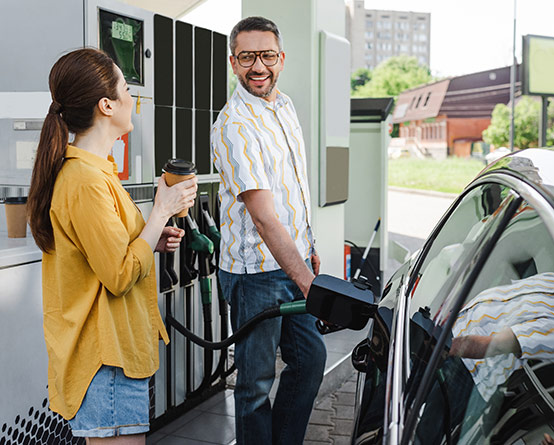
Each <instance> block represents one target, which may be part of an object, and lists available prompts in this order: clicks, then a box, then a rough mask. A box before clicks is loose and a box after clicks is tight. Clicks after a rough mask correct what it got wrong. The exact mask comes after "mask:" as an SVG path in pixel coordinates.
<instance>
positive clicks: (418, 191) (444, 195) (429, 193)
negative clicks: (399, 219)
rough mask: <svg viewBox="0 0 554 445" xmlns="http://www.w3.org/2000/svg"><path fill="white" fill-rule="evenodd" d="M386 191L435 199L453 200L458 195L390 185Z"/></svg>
mask: <svg viewBox="0 0 554 445" xmlns="http://www.w3.org/2000/svg"><path fill="white" fill-rule="evenodd" d="M388 189H389V191H390V192H400V193H412V194H414V195H425V196H434V197H436V198H446V199H454V198H457V197H458V194H456V193H445V192H437V191H434V190H421V189H409V188H404V187H396V186H392V185H389V187H388Z"/></svg>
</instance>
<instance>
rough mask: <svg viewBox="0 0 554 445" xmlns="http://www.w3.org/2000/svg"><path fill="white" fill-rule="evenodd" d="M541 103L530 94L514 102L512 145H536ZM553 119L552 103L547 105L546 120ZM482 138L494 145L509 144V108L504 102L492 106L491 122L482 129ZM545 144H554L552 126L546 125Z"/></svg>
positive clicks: (550, 120)
mask: <svg viewBox="0 0 554 445" xmlns="http://www.w3.org/2000/svg"><path fill="white" fill-rule="evenodd" d="M540 114H541V103H540V102H539V101H538V100H535V99H533V98H532V97H530V96H522V97H521V99H520V100H519V101H518V103H516V106H515V115H514V130H515V131H514V146H515V147H518V148H528V147H536V146H537V145H538V140H539V119H540ZM553 120H554V103H550V104H549V106H548V122H549V123H552V121H553ZM483 140H484V141H485V142H487V143H489V144H493V145H494V146H496V147H500V146H508V145H509V144H510V108H509V107H508V106H507V105H504V104H498V105H496V106H495V107H494V110H493V112H492V117H491V124H490V125H489V127H488V128H487V129H486V130H485V131H483ZM546 144H547V145H553V144H554V128H552V125H551V124H550V125H548V128H547V131H546Z"/></svg>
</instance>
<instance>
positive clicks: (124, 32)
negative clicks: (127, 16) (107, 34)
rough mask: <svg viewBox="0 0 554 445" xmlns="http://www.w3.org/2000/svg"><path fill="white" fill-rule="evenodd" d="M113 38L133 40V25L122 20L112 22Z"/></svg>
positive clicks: (126, 40)
mask: <svg viewBox="0 0 554 445" xmlns="http://www.w3.org/2000/svg"><path fill="white" fill-rule="evenodd" d="M112 38H113V39H118V40H124V41H125V42H132V41H133V27H132V26H131V25H127V24H126V23H122V22H112Z"/></svg>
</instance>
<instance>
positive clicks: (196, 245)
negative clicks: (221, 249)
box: [187, 215, 214, 254]
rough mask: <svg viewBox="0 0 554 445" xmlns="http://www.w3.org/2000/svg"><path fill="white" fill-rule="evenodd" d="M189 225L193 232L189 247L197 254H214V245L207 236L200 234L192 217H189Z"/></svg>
mask: <svg viewBox="0 0 554 445" xmlns="http://www.w3.org/2000/svg"><path fill="white" fill-rule="evenodd" d="M187 223H188V225H189V227H190V230H191V241H190V243H188V247H189V248H190V249H192V250H194V251H196V252H204V253H209V254H212V253H213V252H214V243H213V242H212V241H211V240H210V239H209V238H208V237H207V236H206V235H202V234H201V233H200V230H198V225H197V224H196V223H195V222H194V220H193V219H192V218H191V217H190V215H187Z"/></svg>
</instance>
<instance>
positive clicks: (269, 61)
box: [234, 50, 281, 68]
mask: <svg viewBox="0 0 554 445" xmlns="http://www.w3.org/2000/svg"><path fill="white" fill-rule="evenodd" d="M280 55H281V54H280V53H278V52H276V51H273V50H266V51H241V52H240V53H238V54H237V55H236V56H234V57H235V59H236V60H237V62H238V63H239V65H240V66H242V67H243V68H250V67H251V66H252V65H254V64H255V63H256V59H257V58H258V57H259V58H260V60H261V61H262V63H263V64H264V65H265V66H274V65H276V64H277V62H278V60H279V57H280Z"/></svg>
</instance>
